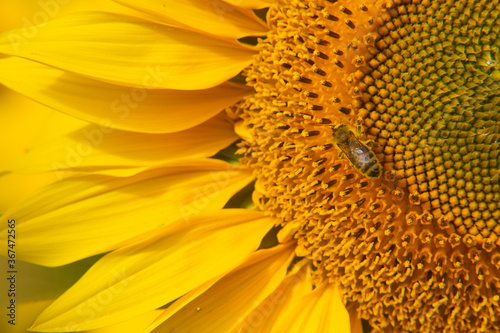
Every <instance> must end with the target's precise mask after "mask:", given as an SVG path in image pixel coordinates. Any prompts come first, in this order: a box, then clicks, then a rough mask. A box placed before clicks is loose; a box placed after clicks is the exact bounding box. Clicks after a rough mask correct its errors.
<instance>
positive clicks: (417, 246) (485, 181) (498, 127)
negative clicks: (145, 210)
mask: <svg viewBox="0 0 500 333" xmlns="http://www.w3.org/2000/svg"><path fill="white" fill-rule="evenodd" d="M498 8H500V4H499V2H498V0H490V1H479V0H478V1H470V0H462V1H457V0H453V1H451V0H432V1H431V0H413V1H410V0H393V1H387V0H378V1H377V0H373V1H357V0H352V1H336V0H317V1H307V0H287V1H285V0H279V1H277V2H276V3H275V4H274V5H273V6H271V8H270V10H269V12H268V24H269V33H268V36H267V38H266V39H265V40H262V41H260V43H259V45H258V48H259V53H258V55H256V57H255V59H254V61H253V64H252V65H251V66H250V67H249V68H247V70H246V71H245V75H246V77H247V84H248V85H249V86H251V87H253V88H254V90H255V92H254V94H253V95H252V96H249V97H248V98H246V99H245V100H244V101H242V102H240V103H239V104H237V105H235V106H233V107H231V108H229V109H228V113H229V115H230V116H231V117H233V118H234V119H235V122H237V132H239V133H242V137H243V138H245V141H244V142H243V143H242V144H241V146H240V148H241V149H240V153H241V154H243V155H244V157H243V158H242V159H241V163H242V164H244V165H246V166H248V167H249V168H252V169H253V171H254V174H255V175H256V178H257V182H256V186H255V191H254V194H253V200H254V202H255V204H256V206H257V208H259V209H261V210H263V211H265V212H266V213H267V214H268V215H270V216H273V217H275V218H277V219H279V220H280V221H281V224H282V226H283V231H284V232H285V231H286V233H287V234H289V235H291V237H292V238H293V239H295V241H296V242H297V247H296V255H297V256H300V257H305V258H308V259H309V260H310V263H311V265H312V266H313V272H314V275H315V277H314V279H315V280H314V282H315V283H321V282H323V281H325V280H327V281H330V282H332V283H339V284H340V285H341V287H342V290H343V296H344V300H345V302H346V303H349V304H350V305H352V306H354V307H356V309H357V311H358V314H359V315H360V316H361V317H362V318H365V319H367V320H369V322H370V324H371V325H372V326H373V327H374V329H375V330H376V331H378V332H382V331H384V332H428V333H431V332H449V333H457V332H483V333H484V332H500V328H499V327H500V322H499V321H500V320H499V319H500V318H497V317H498V314H499V313H500V294H499V292H498V291H499V290H500V251H499V246H500V239H499V231H500V227H499V226H498V222H499V221H500V212H499V208H500V206H499V205H500V198H499V193H500V188H499V179H498V178H499V163H500V160H499V150H500V146H499V140H500V124H499V120H500V96H499V87H500V86H499V82H500V71H499V70H500V67H499V63H500V56H499V40H500V39H499V38H498V33H499V31H500V19H499V10H498ZM339 124H346V125H348V126H349V128H351V129H353V130H352V131H353V133H354V129H355V128H356V127H359V128H360V133H356V134H355V135H357V136H359V140H364V139H366V140H371V141H373V143H374V148H373V153H374V154H375V156H376V158H377V160H378V162H380V165H381V167H382V168H383V175H382V176H381V177H379V178H373V177H372V178H370V177H367V176H366V175H365V174H363V173H362V172H360V171H359V170H356V168H354V167H353V166H352V165H351V164H350V162H349V161H348V159H346V158H344V157H342V156H341V154H339V147H338V145H337V144H336V143H335V142H333V141H332V130H331V128H335V126H337V125H339ZM353 135H354V134H353ZM364 142H367V141H364ZM344 149H346V148H345V147H344ZM347 149H348V148H347Z"/></svg>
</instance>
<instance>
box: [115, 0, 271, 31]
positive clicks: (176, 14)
mask: <svg viewBox="0 0 500 333" xmlns="http://www.w3.org/2000/svg"><path fill="white" fill-rule="evenodd" d="M117 2H119V3H121V4H123V5H126V6H129V7H131V8H135V9H137V10H139V11H142V12H145V13H148V14H152V15H155V16H158V17H159V18H160V19H163V20H165V21H166V22H175V23H176V24H177V25H180V26H182V27H186V28H189V29H194V30H198V31H200V32H207V33H209V34H212V35H215V36H220V37H225V38H232V39H238V38H241V37H245V36H251V35H254V36H255V35H264V34H265V33H266V31H267V29H266V27H265V26H264V25H263V24H262V23H261V22H259V21H258V20H255V19H252V18H250V17H249V16H247V15H245V14H243V13H242V12H241V11H240V10H238V8H236V7H233V6H232V5H230V4H229V3H227V2H224V1H222V0H212V1H207V0H194V1H193V0H176V1H171V2H169V3H168V5H165V3H163V2H161V1H155V0H117ZM268 5H269V4H268Z"/></svg>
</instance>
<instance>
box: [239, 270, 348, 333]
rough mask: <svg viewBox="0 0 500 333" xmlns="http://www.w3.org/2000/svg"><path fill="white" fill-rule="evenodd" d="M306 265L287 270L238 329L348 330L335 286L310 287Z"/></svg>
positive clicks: (297, 332) (340, 332)
mask: <svg viewBox="0 0 500 333" xmlns="http://www.w3.org/2000/svg"><path fill="white" fill-rule="evenodd" d="M304 268H305V266H303V267H299V268H298V269H297V270H296V271H295V272H294V273H292V274H290V275H289V276H288V277H287V278H286V279H285V280H284V281H283V283H282V284H281V285H280V286H279V288H277V289H276V291H275V292H274V293H273V294H271V295H270V296H269V297H268V298H266V299H265V300H264V301H263V302H262V303H261V304H260V305H259V306H258V307H257V308H256V309H255V310H254V311H253V312H252V313H251V314H250V315H249V316H248V317H247V318H246V319H245V320H244V321H243V323H242V325H241V326H240V327H239V329H238V332H276V333H278V332H289V333H303V332H335V333H350V322H349V314H348V312H347V310H346V308H345V307H344V304H343V302H342V299H341V297H340V294H339V291H338V288H337V287H336V286H335V285H334V284H330V283H324V284H322V285H320V286H317V287H316V288H315V289H314V290H311V286H312V283H311V280H310V278H309V276H308V275H307V274H306V271H305V269H304Z"/></svg>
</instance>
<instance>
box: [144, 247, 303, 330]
mask: <svg viewBox="0 0 500 333" xmlns="http://www.w3.org/2000/svg"><path fill="white" fill-rule="evenodd" d="M293 250H294V249H293V246H292V243H290V244H288V245H280V246H277V247H275V248H271V249H267V250H261V251H258V252H256V253H255V254H253V255H252V256H251V257H250V258H249V259H248V260H247V261H246V262H245V263H244V264H242V265H241V266H240V267H238V268H236V269H235V270H234V271H232V272H231V273H229V274H227V275H225V276H224V277H223V278H221V279H220V280H219V281H217V282H216V283H215V284H214V285H213V286H212V287H211V288H210V289H208V290H207V291H205V292H204V293H203V294H202V295H200V296H199V297H197V298H195V299H193V300H192V301H191V302H189V303H188V304H186V305H185V306H183V307H182V308H181V309H178V311H175V309H176V306H175V305H176V304H175V303H174V304H173V305H172V306H170V307H169V308H167V309H166V310H165V312H164V313H163V314H162V315H161V316H159V317H158V318H157V320H156V323H154V324H153V325H154V326H156V325H157V324H159V323H161V325H159V326H158V327H157V328H156V329H155V330H154V332H178V331H179V332H180V331H181V329H184V330H185V331H187V332H198V333H202V332H216V331H219V332H234V330H235V328H236V327H237V326H238V324H239V319H240V318H245V317H246V316H247V315H248V314H249V313H250V312H251V311H252V310H253V308H254V307H255V304H259V303H260V302H261V301H262V300H263V299H264V298H265V297H267V296H268V295H269V294H270V293H271V292H272V291H274V290H275V289H276V287H278V285H279V284H280V283H281V282H282V280H283V278H284V277H285V275H286V270H287V268H288V265H289V264H290V262H291V260H292V259H293ZM177 302H183V299H182V298H181V299H179V301H176V303H177ZM162 322H163V323H162Z"/></svg>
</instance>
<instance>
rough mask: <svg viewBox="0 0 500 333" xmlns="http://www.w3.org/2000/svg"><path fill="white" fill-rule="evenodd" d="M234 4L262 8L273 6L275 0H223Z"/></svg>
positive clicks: (242, 6)
mask: <svg viewBox="0 0 500 333" xmlns="http://www.w3.org/2000/svg"><path fill="white" fill-rule="evenodd" d="M223 1H224V2H227V3H229V4H231V5H233V6H238V7H241V8H250V9H260V8H265V7H269V6H271V5H272V4H273V3H274V2H276V1H275V0H223Z"/></svg>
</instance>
